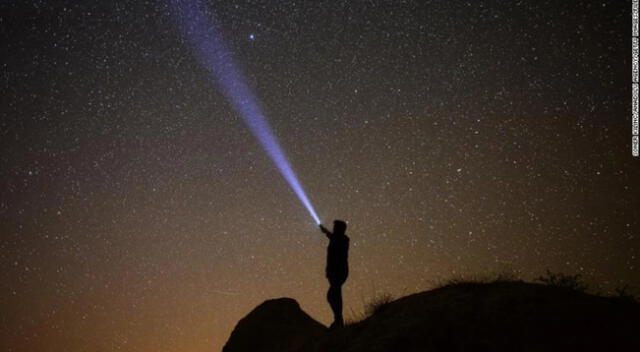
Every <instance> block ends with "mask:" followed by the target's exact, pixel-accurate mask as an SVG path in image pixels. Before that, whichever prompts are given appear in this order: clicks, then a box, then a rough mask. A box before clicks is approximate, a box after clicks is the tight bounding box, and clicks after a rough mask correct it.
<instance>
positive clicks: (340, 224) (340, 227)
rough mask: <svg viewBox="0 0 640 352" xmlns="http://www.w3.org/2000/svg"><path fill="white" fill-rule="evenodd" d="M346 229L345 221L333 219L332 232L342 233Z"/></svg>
mask: <svg viewBox="0 0 640 352" xmlns="http://www.w3.org/2000/svg"><path fill="white" fill-rule="evenodd" d="M346 231H347V223H346V222H344V221H342V220H335V221H334V222H333V233H334V234H341V235H344V233H345V232H346Z"/></svg>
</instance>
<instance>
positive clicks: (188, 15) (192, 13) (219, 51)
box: [169, 0, 320, 224]
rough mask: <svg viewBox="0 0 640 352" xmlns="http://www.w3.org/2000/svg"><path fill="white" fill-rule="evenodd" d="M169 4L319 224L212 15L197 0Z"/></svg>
mask: <svg viewBox="0 0 640 352" xmlns="http://www.w3.org/2000/svg"><path fill="white" fill-rule="evenodd" d="M169 6H170V10H171V13H172V14H173V15H174V17H175V19H176V20H177V22H178V25H179V27H180V29H181V31H182V34H183V36H184V38H186V40H187V41H188V43H189V44H190V45H191V47H192V48H193V50H194V52H195V54H196V56H197V57H198V59H199V60H200V63H201V64H202V65H203V66H204V67H205V68H206V69H207V71H208V72H209V74H210V75H211V76H212V78H213V79H214V80H215V81H216V83H217V85H218V87H219V88H220V89H221V90H222V92H223V93H224V95H225V97H226V98H227V100H228V101H229V102H230V104H231V106H232V107H233V108H234V109H235V110H236V111H237V112H238V114H239V115H240V117H241V118H242V120H243V121H244V122H245V124H246V125H247V127H249V130H251V133H252V134H253V136H254V137H256V139H257V140H258V142H259V143H260V145H261V146H262V148H263V149H264V150H265V152H266V153H267V155H268V156H269V158H271V160H272V161H273V163H274V164H275V165H276V167H277V169H278V171H280V173H281V174H282V176H283V177H284V178H285V180H286V181H287V183H289V186H290V187H291V189H293V191H294V192H295V194H296V195H297V196H298V198H299V199H300V201H301V202H302V204H303V205H304V206H305V208H306V209H307V211H308V212H309V214H310V215H311V217H312V218H313V220H314V221H315V222H316V223H317V224H320V219H319V218H318V215H317V214H316V211H315V210H314V209H313V205H311V202H310V201H309V198H308V197H307V194H306V193H305V191H304V189H303V188H302V185H301V184H300V182H299V181H298V177H297V176H296V173H295V172H294V171H293V168H292V167H291V164H290V163H289V160H288V159H287V157H286V155H285V153H284V151H283V150H282V147H280V144H279V143H278V140H277V138H276V136H275V134H274V133H273V131H272V130H271V126H269V122H268V121H267V118H266V117H265V116H264V114H263V113H262V111H261V109H260V106H259V104H258V99H257V98H256V97H255V96H254V95H253V93H252V92H251V90H250V89H249V86H248V85H247V83H246V80H245V79H244V77H243V75H242V73H241V71H240V69H239V68H238V67H237V66H236V65H235V63H234V61H233V55H232V53H231V51H229V50H228V49H227V48H226V46H225V45H224V42H223V41H222V38H221V37H220V36H219V35H217V31H216V27H218V25H217V23H216V20H215V16H214V15H213V14H212V13H211V12H210V11H208V8H207V7H206V6H205V5H204V4H203V3H202V1H201V0H169Z"/></svg>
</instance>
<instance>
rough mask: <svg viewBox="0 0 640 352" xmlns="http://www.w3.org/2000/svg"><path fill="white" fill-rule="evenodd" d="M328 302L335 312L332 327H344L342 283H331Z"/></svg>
mask: <svg viewBox="0 0 640 352" xmlns="http://www.w3.org/2000/svg"><path fill="white" fill-rule="evenodd" d="M327 301H329V305H330V306H331V310H332V311H333V324H331V327H334V326H342V325H344V321H343V318H342V283H337V282H331V286H329V291H328V292H327Z"/></svg>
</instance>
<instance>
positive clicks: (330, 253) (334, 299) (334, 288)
mask: <svg viewBox="0 0 640 352" xmlns="http://www.w3.org/2000/svg"><path fill="white" fill-rule="evenodd" d="M320 230H321V231H322V232H323V233H324V234H325V235H327V238H329V246H328V247H327V266H326V268H325V276H326V277H327V279H328V280H329V291H328V292H327V301H329V305H330V306H331V310H332V311H333V323H332V324H331V326H330V329H334V328H337V327H341V326H343V325H344V319H343V318H342V284H344V282H345V281H347V277H348V276H349V261H348V257H349V237H347V235H346V234H345V231H346V230H347V223H346V222H344V221H342V220H335V221H334V222H333V232H331V231H329V230H328V229H327V228H326V227H324V226H323V225H320Z"/></svg>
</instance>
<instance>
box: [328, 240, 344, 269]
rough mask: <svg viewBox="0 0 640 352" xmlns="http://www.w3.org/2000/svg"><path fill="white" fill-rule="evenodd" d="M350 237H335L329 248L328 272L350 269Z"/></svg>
mask: <svg viewBox="0 0 640 352" xmlns="http://www.w3.org/2000/svg"><path fill="white" fill-rule="evenodd" d="M348 257H349V237H347V236H346V235H338V236H334V237H333V238H331V239H330V241H329V247H328V248H327V271H338V270H346V269H347V268H348Z"/></svg>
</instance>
